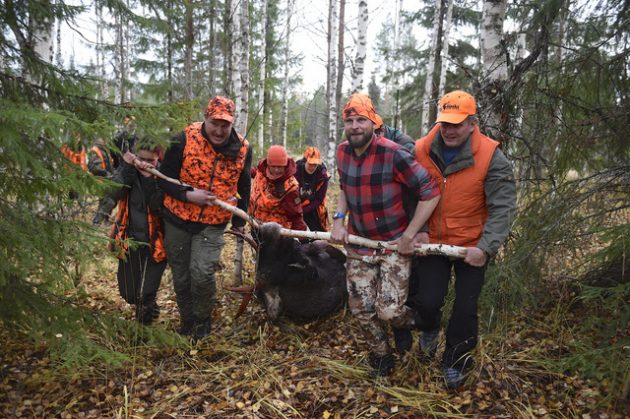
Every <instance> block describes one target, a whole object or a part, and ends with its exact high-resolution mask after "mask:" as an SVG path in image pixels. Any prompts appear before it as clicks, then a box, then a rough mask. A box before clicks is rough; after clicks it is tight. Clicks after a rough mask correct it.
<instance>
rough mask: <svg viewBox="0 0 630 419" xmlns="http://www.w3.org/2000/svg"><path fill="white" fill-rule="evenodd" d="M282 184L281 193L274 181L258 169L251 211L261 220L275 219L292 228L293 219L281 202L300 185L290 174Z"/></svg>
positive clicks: (250, 203)
mask: <svg viewBox="0 0 630 419" xmlns="http://www.w3.org/2000/svg"><path fill="white" fill-rule="evenodd" d="M282 186H283V190H282V192H281V193H279V192H278V190H277V189H278V188H276V186H275V185H274V183H273V182H271V181H270V180H269V179H267V177H266V176H265V175H264V174H263V173H261V172H260V171H257V172H256V177H255V178H254V182H253V184H252V194H251V197H250V200H249V213H250V214H251V215H252V216H254V218H256V219H258V220H260V221H263V222H272V221H273V222H276V223H278V224H280V225H281V226H282V227H284V228H291V220H290V219H289V216H288V214H287V212H286V211H285V210H284V209H283V208H282V207H281V206H280V203H281V202H282V200H283V199H284V198H285V197H286V196H287V195H288V194H289V193H291V192H293V191H297V190H298V188H299V187H300V185H299V184H298V181H297V179H296V178H295V177H294V176H290V177H288V178H287V179H285V180H284V182H283V184H282Z"/></svg>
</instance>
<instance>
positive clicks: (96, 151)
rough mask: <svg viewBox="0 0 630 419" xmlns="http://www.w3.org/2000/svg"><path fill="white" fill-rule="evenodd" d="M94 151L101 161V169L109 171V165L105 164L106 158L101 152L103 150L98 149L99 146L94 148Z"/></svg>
mask: <svg viewBox="0 0 630 419" xmlns="http://www.w3.org/2000/svg"><path fill="white" fill-rule="evenodd" d="M92 151H93V152H94V153H96V155H97V156H98V158H99V160H100V161H101V168H102V169H103V170H107V163H106V162H105V156H103V153H102V152H101V149H100V148H98V147H97V146H94V147H92Z"/></svg>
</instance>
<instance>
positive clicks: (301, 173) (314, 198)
mask: <svg viewBox="0 0 630 419" xmlns="http://www.w3.org/2000/svg"><path fill="white" fill-rule="evenodd" d="M296 164H297V170H296V173H295V178H296V179H297V181H298V183H299V184H300V199H301V200H302V212H303V213H304V222H305V223H306V225H307V226H308V228H309V230H311V231H328V230H329V228H330V221H329V219H328V210H327V208H326V192H327V191H328V181H329V179H330V176H328V173H327V171H326V166H325V165H324V164H323V162H322V159H321V155H320V153H319V150H318V149H317V147H307V148H306V150H305V151H304V157H303V158H301V159H300V160H298V161H297V162H296Z"/></svg>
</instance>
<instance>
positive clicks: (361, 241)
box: [144, 168, 467, 259]
mask: <svg viewBox="0 0 630 419" xmlns="http://www.w3.org/2000/svg"><path fill="white" fill-rule="evenodd" d="M144 170H145V171H147V172H149V173H151V174H152V175H154V176H157V177H159V178H161V179H164V180H166V181H167V182H172V183H175V184H177V185H180V186H184V187H186V188H190V189H191V190H192V189H193V188H192V186H190V185H187V184H185V183H183V182H181V181H180V180H178V179H173V178H170V177H168V176H166V175H164V174H163V173H161V172H160V171H158V170H157V169H152V168H148V169H144ZM213 204H214V205H217V206H219V207H221V208H222V209H224V210H226V211H229V212H231V213H232V214H234V215H236V216H237V217H239V218H242V219H243V220H245V221H246V222H248V223H249V224H251V225H253V226H254V227H256V228H260V226H261V223H260V222H259V221H258V220H256V219H254V218H253V217H251V216H250V215H249V214H247V213H246V212H245V211H243V210H242V209H240V208H237V207H235V206H234V205H230V204H228V203H227V202H225V201H221V200H220V199H215V200H214V202H213ZM280 234H281V235H283V236H286V237H295V238H299V239H313V240H325V241H328V242H330V241H331V237H330V233H328V232H322V231H302V230H290V229H288V228H282V229H281V230H280ZM348 243H349V244H354V245H358V246H362V247H369V248H371V249H384V250H394V251H396V250H398V246H396V245H395V244H391V243H389V242H386V241H377V240H370V239H366V238H364V237H360V236H355V235H353V234H350V235H349V236H348ZM466 253H467V250H466V248H465V247H460V246H451V245H448V244H422V245H420V246H417V247H416V250H415V252H414V254H415V255H418V256H426V255H439V256H448V257H453V258H458V259H463V258H465V257H466Z"/></svg>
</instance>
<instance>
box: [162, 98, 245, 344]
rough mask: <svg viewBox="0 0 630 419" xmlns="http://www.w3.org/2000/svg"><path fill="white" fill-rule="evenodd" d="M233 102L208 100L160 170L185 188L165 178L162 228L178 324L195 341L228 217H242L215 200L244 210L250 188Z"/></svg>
mask: <svg viewBox="0 0 630 419" xmlns="http://www.w3.org/2000/svg"><path fill="white" fill-rule="evenodd" d="M234 111H235V106H234V102H233V101H232V100H231V99H228V98H226V97H223V96H216V97H214V98H212V99H211V100H210V102H209V103H208V106H207V107H206V109H205V110H204V114H203V116H204V119H203V122H194V123H192V124H190V125H189V126H187V127H186V128H185V129H184V132H182V133H180V134H179V135H177V136H176V137H174V138H173V139H172V140H171V146H170V147H169V149H168V151H167V152H166V154H165V156H164V161H163V162H162V164H161V166H160V170H161V172H162V173H164V174H165V175H166V176H169V177H171V178H174V179H179V180H180V181H182V182H184V183H185V184H187V185H190V186H192V189H191V188H186V187H182V186H178V185H176V184H174V183H170V182H167V181H164V180H161V181H160V182H159V185H160V188H161V189H162V190H163V191H164V192H165V194H166V196H165V198H164V207H165V209H164V227H165V245H166V254H167V255H168V263H169V266H170V267H171V270H172V272H173V286H174V288H175V294H176V297H177V306H178V308H179V313H180V320H181V327H180V329H179V333H180V334H182V335H184V336H191V335H192V337H193V339H194V340H199V339H202V338H204V337H205V336H207V335H208V334H210V330H211V320H212V309H213V307H214V303H215V298H216V297H215V294H216V282H215V278H214V269H215V265H216V263H217V262H218V261H219V257H220V256H221V249H222V248H223V244H224V239H223V232H224V230H225V228H226V226H227V224H228V223H229V222H230V221H231V222H232V228H235V229H238V230H241V231H242V229H243V225H244V223H245V221H243V220H242V219H240V218H238V217H236V216H234V217H233V216H232V213H230V212H229V211H226V210H224V209H221V208H220V207H218V206H216V205H213V202H214V201H215V199H217V198H218V199H220V200H222V201H225V202H228V203H231V204H233V205H236V206H238V208H240V209H241V210H243V211H246V210H247V205H248V202H249V196H250V187H251V176H250V169H251V162H252V150H251V147H250V145H249V142H248V141H247V140H246V139H245V138H243V137H242V136H241V135H239V134H237V133H236V131H235V130H234V128H233V127H232V124H233V122H234Z"/></svg>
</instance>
